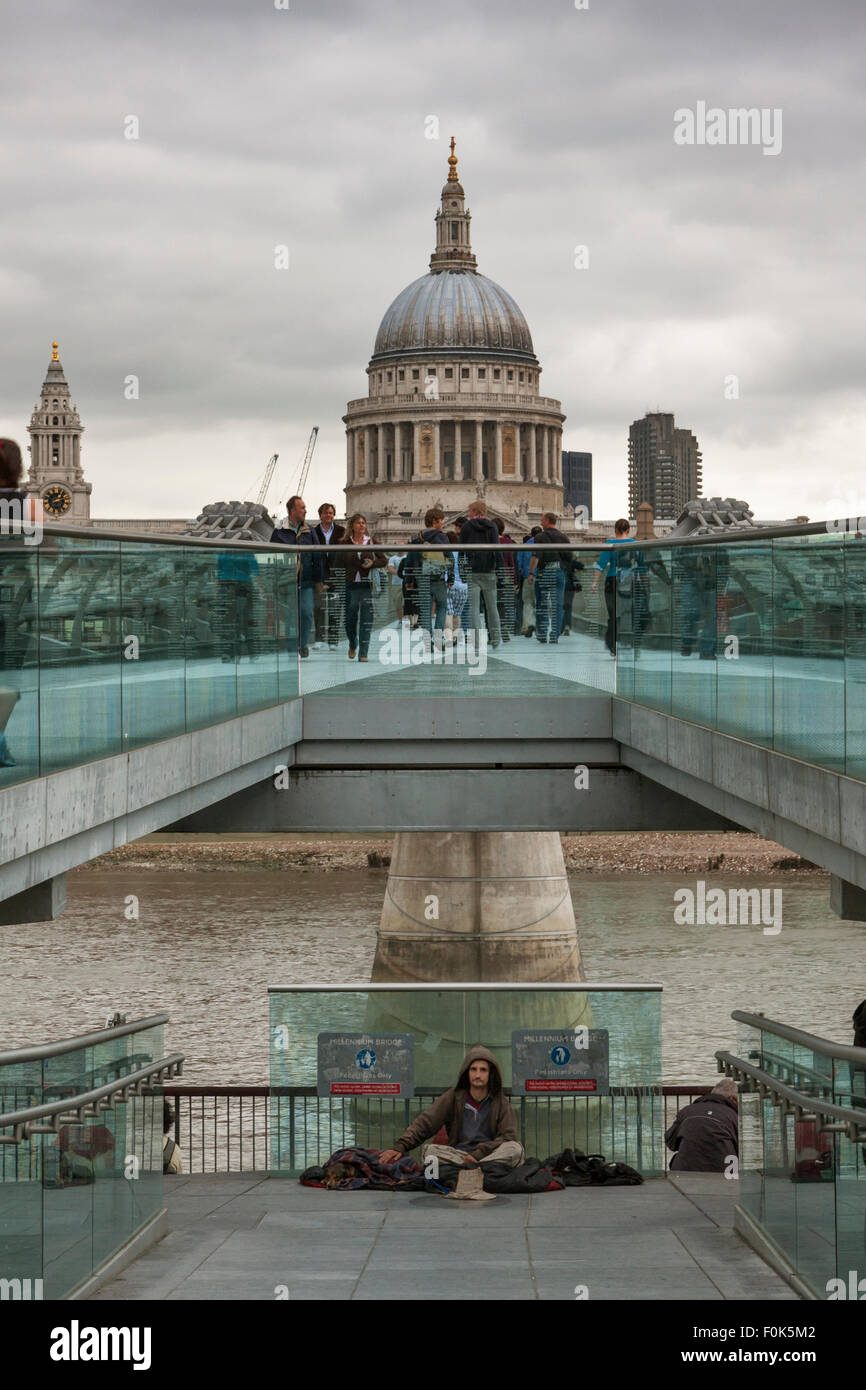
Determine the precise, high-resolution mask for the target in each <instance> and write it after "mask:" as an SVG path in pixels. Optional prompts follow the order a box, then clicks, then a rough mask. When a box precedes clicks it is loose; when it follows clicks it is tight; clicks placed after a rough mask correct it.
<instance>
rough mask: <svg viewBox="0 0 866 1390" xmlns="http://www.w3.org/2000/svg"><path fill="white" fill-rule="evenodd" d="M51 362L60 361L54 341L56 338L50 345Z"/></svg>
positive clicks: (55, 340) (55, 341)
mask: <svg viewBox="0 0 866 1390" xmlns="http://www.w3.org/2000/svg"><path fill="white" fill-rule="evenodd" d="M51 361H52V362H59V361H60V358H59V357H58V356H57V339H56V338H55V339H54V342H53V343H52V344H51Z"/></svg>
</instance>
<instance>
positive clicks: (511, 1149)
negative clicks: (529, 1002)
mask: <svg viewBox="0 0 866 1390" xmlns="http://www.w3.org/2000/svg"><path fill="white" fill-rule="evenodd" d="M443 1126H444V1128H445V1131H446V1133H447V1136H448V1143H447V1144H430V1143H427V1144H425V1143H424V1141H425V1140H428V1139H430V1138H431V1137H432V1136H433V1135H435V1134H438V1132H439V1130H440V1129H442V1128H443ZM418 1144H424V1149H423V1150H422V1154H421V1162H422V1163H424V1164H425V1165H426V1164H427V1163H428V1161H429V1159H430V1158H435V1159H437V1160H438V1161H439V1162H442V1163H456V1164H459V1165H463V1164H467V1163H469V1164H472V1163H481V1164H484V1163H506V1164H508V1165H509V1167H511V1168H516V1167H517V1165H518V1164H519V1163H522V1162H523V1159H524V1152H523V1145H522V1144H521V1143H520V1142H519V1141H518V1138H517V1117H516V1116H515V1114H514V1111H513V1110H512V1108H511V1102H510V1101H509V1099H508V1097H507V1096H506V1094H505V1092H504V1091H503V1089H502V1074H501V1072H500V1070H499V1063H498V1062H497V1060H496V1058H495V1057H494V1055H493V1053H492V1052H490V1051H489V1050H488V1049H487V1048H486V1047H482V1046H481V1045H480V1044H477V1045H476V1046H475V1047H472V1048H470V1049H469V1051H468V1052H467V1054H466V1056H465V1057H464V1059H463V1065H462V1066H461V1068H460V1076H459V1077H458V1079H457V1085H456V1086H452V1087H451V1088H450V1089H449V1090H447V1091H445V1093H444V1094H443V1095H441V1096H439V1098H438V1100H436V1101H435V1102H434V1104H433V1105H431V1106H430V1109H429V1110H424V1111H422V1113H421V1114H420V1115H419V1116H418V1118H417V1119H416V1120H413V1122H412V1124H411V1125H410V1126H409V1128H408V1129H407V1130H406V1131H405V1132H404V1133H403V1134H401V1135H400V1138H399V1139H396V1140H395V1141H394V1148H393V1149H386V1150H385V1152H384V1153H383V1154H382V1155H381V1161H382V1162H383V1163H394V1162H395V1161H396V1160H397V1159H398V1158H402V1157H403V1156H404V1155H405V1154H407V1153H409V1151H410V1150H411V1149H414V1148H415V1147H416V1145H418Z"/></svg>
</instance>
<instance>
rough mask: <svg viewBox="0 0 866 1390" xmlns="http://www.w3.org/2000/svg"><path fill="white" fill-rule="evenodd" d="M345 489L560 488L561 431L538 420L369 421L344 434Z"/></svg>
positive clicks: (427, 419) (557, 426)
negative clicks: (441, 485)
mask: <svg viewBox="0 0 866 1390" xmlns="http://www.w3.org/2000/svg"><path fill="white" fill-rule="evenodd" d="M346 443H347V470H346V471H347V478H348V484H349V486H350V487H358V486H364V485H375V484H387V483H410V482H415V483H418V482H424V481H430V482H439V481H449V482H476V483H480V482H482V481H483V480H484V479H490V480H493V481H495V482H525V483H544V484H548V485H552V486H556V485H560V486H561V484H562V429H561V427H560V426H559V424H550V423H548V422H545V421H538V420H532V419H530V420H511V421H507V420H491V419H490V418H489V416H487V417H484V418H473V417H472V416H465V417H461V418H460V419H456V420H455V419H452V418H443V417H440V416H429V417H426V416H425V418H424V419H422V420H412V419H402V420H375V421H371V422H369V423H364V424H357V425H350V426H349V428H348V429H347V430H346Z"/></svg>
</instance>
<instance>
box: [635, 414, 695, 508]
mask: <svg viewBox="0 0 866 1390" xmlns="http://www.w3.org/2000/svg"><path fill="white" fill-rule="evenodd" d="M700 495H701V451H700V449H699V448H698V441H697V439H696V438H695V436H694V435H693V434H692V432H691V430H684V429H677V428H676V426H675V425H674V417H673V415H669V414H666V413H662V412H658V413H656V414H652V415H649V414H648V415H645V416H644V417H643V419H642V420H635V422H634V424H633V425H632V426H631V428H630V430H629V432H628V509H629V514H630V515H631V516H636V515H637V509H638V507H639V506H640V504H641V502H648V503H649V504H650V506H651V507H652V509H653V513H654V515H655V516H663V517H677V516H679V514H680V512H681V511H682V510H683V508H684V507H685V505H686V503H687V502H693V501H694V500H695V499H696V498H698V497H700Z"/></svg>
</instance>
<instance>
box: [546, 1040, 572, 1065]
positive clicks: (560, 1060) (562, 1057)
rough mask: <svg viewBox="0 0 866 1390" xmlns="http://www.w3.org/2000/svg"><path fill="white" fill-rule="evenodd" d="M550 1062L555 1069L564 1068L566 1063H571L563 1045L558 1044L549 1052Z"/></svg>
mask: <svg viewBox="0 0 866 1390" xmlns="http://www.w3.org/2000/svg"><path fill="white" fill-rule="evenodd" d="M550 1060H551V1062H553V1063H554V1064H555V1065H556V1066H557V1067H564V1066H565V1064H566V1062H569V1061H571V1053H570V1052H569V1050H568V1048H567V1047H566V1046H565V1044H564V1043H559V1044H558V1045H557V1046H556V1047H555V1048H554V1049H553V1051H552V1052H551V1054H550Z"/></svg>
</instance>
